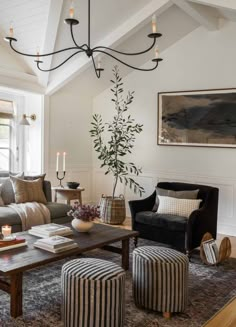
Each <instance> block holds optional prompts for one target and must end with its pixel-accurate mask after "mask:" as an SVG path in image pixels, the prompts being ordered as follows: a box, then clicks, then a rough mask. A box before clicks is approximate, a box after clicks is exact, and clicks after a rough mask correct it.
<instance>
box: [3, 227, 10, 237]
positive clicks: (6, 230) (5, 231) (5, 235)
mask: <svg viewBox="0 0 236 327" xmlns="http://www.w3.org/2000/svg"><path fill="white" fill-rule="evenodd" d="M2 235H3V236H4V237H7V236H10V235H11V226H8V225H5V226H2Z"/></svg>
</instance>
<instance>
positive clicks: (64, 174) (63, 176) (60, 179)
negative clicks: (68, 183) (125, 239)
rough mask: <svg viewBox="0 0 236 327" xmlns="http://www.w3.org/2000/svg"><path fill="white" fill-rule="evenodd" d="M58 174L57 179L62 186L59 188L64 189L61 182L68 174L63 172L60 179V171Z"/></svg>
mask: <svg viewBox="0 0 236 327" xmlns="http://www.w3.org/2000/svg"><path fill="white" fill-rule="evenodd" d="M56 173H57V179H58V180H59V181H60V184H59V185H58V186H59V187H62V188H64V186H63V185H62V183H61V181H62V180H63V179H64V178H65V176H66V172H65V171H63V172H62V177H59V171H57V172H56Z"/></svg>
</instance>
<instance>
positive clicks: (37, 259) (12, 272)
mask: <svg viewBox="0 0 236 327" xmlns="http://www.w3.org/2000/svg"><path fill="white" fill-rule="evenodd" d="M65 225H66V226H70V224H65ZM73 232H74V235H73V236H70V237H72V238H73V239H74V241H75V242H76V243H78V248H75V249H71V250H68V251H65V252H62V253H57V254H54V253H51V252H48V251H45V250H41V249H38V248H35V247H34V246H33V244H34V242H35V241H36V240H37V239H38V237H36V236H33V235H29V234H28V232H21V233H16V235H19V236H22V237H24V238H25V239H26V240H27V242H28V246H26V247H22V248H16V249H11V250H7V251H4V252H1V254H0V289H1V290H3V291H5V292H7V293H9V294H10V297H11V304H10V306H11V308H10V312H11V316H12V317H14V318H16V317H18V316H20V315H22V279H23V273H24V272H25V271H27V270H30V269H32V268H36V267H40V266H43V265H46V264H48V263H51V262H54V261H59V260H61V259H64V258H69V257H70V256H73V255H76V254H80V253H83V252H86V251H89V250H93V249H98V248H102V249H105V250H108V251H112V252H115V253H119V254H121V258H122V267H123V268H124V269H125V270H127V269H129V240H130V238H133V237H137V236H138V232H135V231H129V230H124V229H120V228H115V227H110V226H105V225H102V224H94V226H93V228H92V229H91V231H90V232H89V233H78V232H76V231H74V230H73ZM117 241H121V248H118V247H114V246H112V245H111V244H112V243H114V242H117ZM3 277H4V279H3ZM5 277H7V279H6V280H5Z"/></svg>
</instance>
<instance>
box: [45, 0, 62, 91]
mask: <svg viewBox="0 0 236 327" xmlns="http://www.w3.org/2000/svg"><path fill="white" fill-rule="evenodd" d="M62 6H63V0H51V1H50V7H49V13H48V21H47V27H46V33H45V39H44V45H43V49H42V53H49V52H52V51H53V50H54V47H55V43H56V38H57V31H58V28H59V23H60V17H61V11H62ZM42 60H43V61H44V64H45V67H47V68H50V67H51V64H52V56H49V57H44V58H42ZM48 79H49V72H41V71H40V73H39V83H40V84H41V85H43V86H44V87H47V84H48Z"/></svg>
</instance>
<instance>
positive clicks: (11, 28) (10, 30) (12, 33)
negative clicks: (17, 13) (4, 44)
mask: <svg viewBox="0 0 236 327" xmlns="http://www.w3.org/2000/svg"><path fill="white" fill-rule="evenodd" d="M9 36H10V37H14V28H13V23H12V22H11V23H10V29H9Z"/></svg>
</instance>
